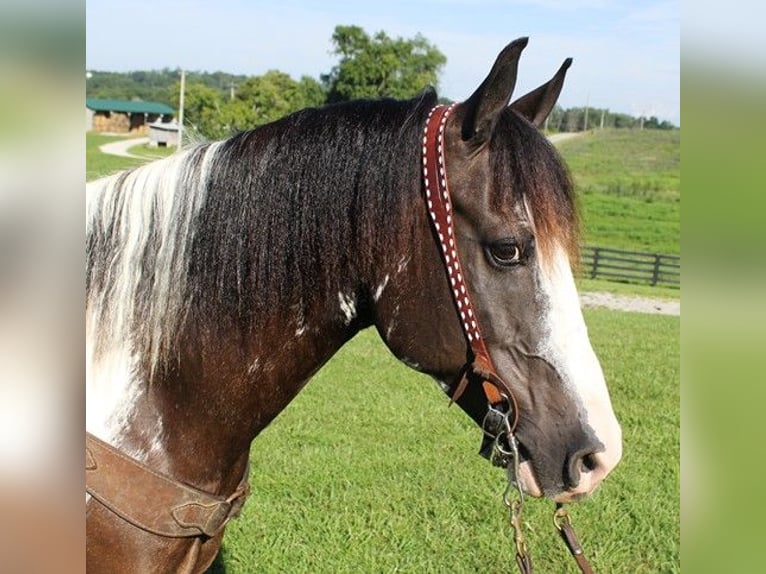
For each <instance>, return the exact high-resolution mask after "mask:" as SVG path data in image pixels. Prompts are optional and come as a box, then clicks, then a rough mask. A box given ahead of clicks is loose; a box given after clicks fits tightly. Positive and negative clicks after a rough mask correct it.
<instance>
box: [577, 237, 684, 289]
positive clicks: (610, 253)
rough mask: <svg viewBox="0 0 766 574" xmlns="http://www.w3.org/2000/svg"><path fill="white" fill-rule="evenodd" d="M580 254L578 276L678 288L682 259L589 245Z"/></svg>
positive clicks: (660, 254) (675, 256)
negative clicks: (580, 260)
mask: <svg viewBox="0 0 766 574" xmlns="http://www.w3.org/2000/svg"><path fill="white" fill-rule="evenodd" d="M581 253H582V262H581V267H580V273H581V274H582V275H583V276H584V277H590V278H591V279H599V278H604V279H610V280H615V281H628V282H632V283H649V284H651V285H670V286H680V285H681V257H680V256H678V255H665V254H662V253H641V252H636V251H623V250H620V249H612V248H608V247H593V246H589V245H586V246H584V247H583V248H582V251H581Z"/></svg>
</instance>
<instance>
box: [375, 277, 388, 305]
mask: <svg viewBox="0 0 766 574" xmlns="http://www.w3.org/2000/svg"><path fill="white" fill-rule="evenodd" d="M388 279H389V277H388V274H386V276H385V277H384V278H383V281H382V282H381V283H380V285H378V286H377V287H376V288H375V293H373V294H372V300H373V301H375V302H376V303H377V302H378V299H380V296H381V295H383V289H385V288H386V285H388Z"/></svg>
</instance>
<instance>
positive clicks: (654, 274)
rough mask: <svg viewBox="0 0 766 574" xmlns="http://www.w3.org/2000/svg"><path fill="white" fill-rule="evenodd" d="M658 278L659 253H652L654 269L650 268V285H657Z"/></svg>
mask: <svg viewBox="0 0 766 574" xmlns="http://www.w3.org/2000/svg"><path fill="white" fill-rule="evenodd" d="M659 280H660V254H659V253H655V254H654V269H653V270H652V287H656V286H657V282H658V281H659Z"/></svg>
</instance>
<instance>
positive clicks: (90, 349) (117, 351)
mask: <svg viewBox="0 0 766 574" xmlns="http://www.w3.org/2000/svg"><path fill="white" fill-rule="evenodd" d="M93 323H94V322H93V320H92V317H91V319H90V320H88V321H86V325H87V326H86V335H85V430H87V431H88V432H90V433H91V434H93V435H95V436H97V437H98V438H100V439H101V440H103V441H105V442H107V443H108V444H110V445H112V446H114V447H117V448H119V449H121V450H122V451H123V452H124V453H125V454H126V455H128V456H131V457H133V458H135V459H137V460H140V461H146V460H147V457H148V456H149V455H150V454H155V453H157V452H160V451H162V449H163V441H162V437H163V421H162V417H158V418H157V419H156V420H155V421H154V422H153V424H152V427H151V428H150V429H145V430H144V431H143V432H142V435H143V436H144V437H145V438H146V439H147V441H148V446H147V447H146V448H145V449H143V448H142V449H140V450H139V449H136V448H135V447H129V445H126V444H125V443H124V435H125V432H126V430H127V428H128V425H129V423H130V419H131V417H132V415H133V413H134V411H135V405H136V401H137V400H138V398H139V396H140V395H141V393H142V392H143V389H144V385H145V381H144V380H143V379H142V378H141V377H140V375H139V369H138V364H139V362H138V358H137V356H136V354H135V353H134V352H133V350H132V349H131V348H130V345H129V344H128V343H127V342H124V343H122V344H113V345H112V346H111V347H110V348H108V349H105V350H99V352H98V353H97V352H96V349H95V343H94V341H95V339H96V338H95V337H94V328H93V327H92V325H93Z"/></svg>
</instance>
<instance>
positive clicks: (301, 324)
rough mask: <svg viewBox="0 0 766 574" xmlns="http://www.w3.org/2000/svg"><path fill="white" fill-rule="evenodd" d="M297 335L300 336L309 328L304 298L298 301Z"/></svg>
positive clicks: (296, 316)
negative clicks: (304, 308)
mask: <svg viewBox="0 0 766 574" xmlns="http://www.w3.org/2000/svg"><path fill="white" fill-rule="evenodd" d="M295 327H296V329H295V336H296V337H300V336H301V335H303V333H305V332H306V330H307V329H308V327H307V325H306V315H305V312H304V310H303V299H301V300H300V301H299V302H298V305H297V309H296V315H295Z"/></svg>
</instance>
